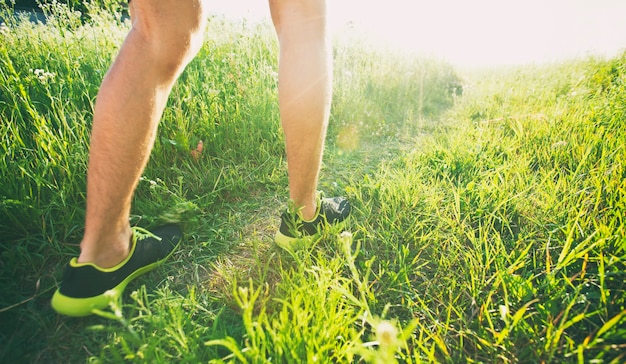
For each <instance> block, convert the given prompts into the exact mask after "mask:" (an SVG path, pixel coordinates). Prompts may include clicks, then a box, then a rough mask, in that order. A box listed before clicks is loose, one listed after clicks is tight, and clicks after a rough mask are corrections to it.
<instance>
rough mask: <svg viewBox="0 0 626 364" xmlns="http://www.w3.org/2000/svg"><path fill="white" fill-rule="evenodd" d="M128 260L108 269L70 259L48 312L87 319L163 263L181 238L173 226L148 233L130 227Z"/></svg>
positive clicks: (177, 229) (179, 230)
mask: <svg viewBox="0 0 626 364" xmlns="http://www.w3.org/2000/svg"><path fill="white" fill-rule="evenodd" d="M132 229H133V236H132V238H131V248H130V253H129V254H128V257H126V259H124V260H123V261H122V262H121V263H119V264H118V265H116V266H115V267H112V268H107V269H104V268H100V267H98V266H96V265H95V264H92V263H78V261H77V259H76V258H73V259H72V260H71V261H70V263H69V264H68V266H67V268H66V269H65V272H64V275H63V281H62V282H61V286H60V287H59V289H57V291H56V292H55V293H54V295H53V296H52V308H53V309H54V310H55V311H56V312H58V313H60V314H63V315H67V316H76V317H79V316H87V315H90V314H92V313H93V310H102V309H104V308H106V307H108V306H109V304H110V303H111V302H113V301H114V300H117V299H119V297H120V296H121V295H122V293H123V292H124V289H125V288H126V286H127V285H128V283H129V282H130V281H132V280H133V279H135V278H137V277H139V276H140V275H142V274H144V273H147V272H149V271H151V270H152V269H154V268H155V267H157V266H158V265H159V264H161V263H163V262H164V261H165V260H167V258H168V257H169V256H170V255H171V254H172V253H173V252H174V250H175V248H176V247H177V246H178V244H179V243H180V240H181V238H182V231H181V229H180V228H179V227H178V226H177V225H174V224H168V225H163V226H160V227H158V228H156V229H154V230H153V231H152V232H150V231H147V230H144V229H142V228H138V227H133V228H132Z"/></svg>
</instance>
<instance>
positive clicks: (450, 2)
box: [211, 0, 626, 66]
mask: <svg viewBox="0 0 626 364" xmlns="http://www.w3.org/2000/svg"><path fill="white" fill-rule="evenodd" d="M327 1H328V11H329V21H330V26H331V30H332V31H333V32H334V33H336V34H340V33H341V32H344V31H346V29H348V28H349V27H350V28H351V29H356V30H358V31H359V32H362V33H363V35H364V36H365V37H367V38H368V39H370V40H371V42H372V43H374V44H384V45H387V46H392V47H397V48H400V49H403V50H406V51H410V52H414V53H417V54H424V55H428V56H433V57H437V58H441V59H444V60H447V61H449V62H451V63H454V64H458V65H467V66H490V65H512V64H525V63H543V62H552V61H558V60H561V59H567V58H573V57H580V56H587V55H591V54H595V55H601V56H613V55H616V54H618V53H619V52H620V51H621V50H626V0H515V1H511V0H430V1H427V0H384V1H383V0H327ZM383 4H384V5H383ZM211 6H213V9H212V11H213V12H214V13H215V14H220V15H224V16H226V17H229V18H242V17H246V18H248V19H251V20H265V19H269V10H268V3H267V0H213V1H212V2H211Z"/></svg>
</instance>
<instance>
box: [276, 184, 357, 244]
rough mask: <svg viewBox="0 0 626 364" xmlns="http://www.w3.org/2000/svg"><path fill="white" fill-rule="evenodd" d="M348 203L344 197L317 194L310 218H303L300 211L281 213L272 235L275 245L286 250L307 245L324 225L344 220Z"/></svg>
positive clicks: (349, 208)
mask: <svg viewBox="0 0 626 364" xmlns="http://www.w3.org/2000/svg"><path fill="white" fill-rule="evenodd" d="M350 210H351V207H350V203H349V202H348V200H347V199H345V198H344V197H329V198H324V197H323V195H322V194H321V193H319V194H318V196H317V212H316V213H315V217H313V219H311V220H304V219H303V218H302V214H301V213H300V211H286V212H284V213H283V214H282V215H281V218H280V227H279V229H278V231H277V232H276V235H275V236H274V242H276V245H278V246H280V247H281V248H284V249H287V250H295V249H298V248H299V247H300V246H302V245H305V246H306V245H309V243H310V240H312V239H313V238H314V236H315V235H317V234H318V233H319V232H320V231H321V230H323V229H324V227H326V226H328V225H332V224H337V223H340V222H342V221H344V220H345V219H346V218H347V217H348V215H350Z"/></svg>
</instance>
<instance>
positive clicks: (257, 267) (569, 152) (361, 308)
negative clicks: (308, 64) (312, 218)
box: [0, 5, 626, 363]
mask: <svg viewBox="0 0 626 364" xmlns="http://www.w3.org/2000/svg"><path fill="white" fill-rule="evenodd" d="M0 6H3V5H0ZM47 11H48V16H50V17H51V19H53V20H54V19H56V20H55V21H51V22H49V23H48V24H45V25H43V24H33V23H30V22H29V21H26V20H25V19H21V18H17V19H16V18H14V17H12V16H10V12H11V9H10V8H9V7H7V6H6V5H4V7H3V9H2V15H0V18H2V19H4V23H5V24H4V25H3V26H2V28H1V29H0V64H1V66H0V137H1V140H2V142H1V143H0V154H1V155H2V159H0V170H1V171H2V173H0V186H1V187H0V236H1V238H0V283H1V286H2V287H3V295H2V297H0V322H1V324H0V361H1V362H35V363H38V362H46V363H47V362H94V363H101V362H102V363H104V362H193V363H195V362H252V363H256V362H303V361H306V362H368V363H391V362H394V361H396V362H402V363H418V362H444V363H446V362H449V363H456V362H487V363H491V362H499V363H509V362H528V363H536V362H545V363H562V362H571V363H588V362H595V363H620V362H623V361H624V360H625V354H624V353H625V352H626V329H624V327H625V326H626V325H625V323H626V307H625V306H626V293H625V289H626V284H625V283H624V282H625V280H626V279H625V278H626V277H625V275H626V273H625V271H626V266H625V265H626V263H625V262H626V261H625V259H626V251H625V249H626V232H625V230H624V229H625V228H624V218H625V211H626V205H625V201H626V198H625V197H626V196H625V195H626V166H625V163H626V162H625V161H626V151H625V147H624V146H625V145H626V126H625V123H624V121H625V119H626V106H625V105H626V54H625V55H622V56H620V57H616V58H615V59H611V60H594V59H587V60H578V61H572V62H567V63H562V64H558V65H550V66H532V67H531V66H527V67H517V68H512V69H501V70H495V71H493V70H492V71H489V72H486V73H475V74H467V75H466V76H464V78H463V79H461V78H460V77H459V76H458V75H457V73H456V72H455V70H454V69H453V68H452V67H451V66H449V65H447V64H445V63H443V62H439V61H434V60H428V59H422V58H418V57H413V56H408V55H404V54H399V53H393V52H389V51H386V50H379V49H372V48H369V47H368V46H367V43H366V42H365V41H363V40H360V39H359V38H358V35H350V34H348V35H343V36H342V37H340V38H338V39H336V41H335V49H334V58H335V98H334V101H333V112H332V117H331V126H330V129H329V135H328V145H327V149H326V154H325V158H324V160H325V165H324V168H323V170H322V181H321V186H320V188H321V189H322V190H325V191H326V192H327V193H329V194H344V195H347V196H348V197H349V199H350V200H351V202H352V203H353V205H354V213H353V216H352V217H351V219H350V221H349V222H348V224H347V225H346V227H345V229H346V230H348V231H349V233H344V234H342V229H339V228H334V229H329V231H327V232H325V234H324V235H323V237H322V238H321V239H319V240H317V241H315V242H314V244H313V246H311V247H310V248H308V249H305V250H303V251H300V252H298V253H296V254H293V255H290V254H287V253H285V252H283V251H281V250H280V249H278V248H276V247H275V246H274V245H273V243H272V235H273V232H274V231H275V229H276V227H277V224H278V213H279V212H280V211H281V210H282V209H283V208H284V207H285V206H286V204H287V201H286V196H287V191H286V186H287V179H286V173H285V161H284V151H283V137H282V132H281V129H280V124H279V120H278V110H277V107H276V73H275V70H276V57H277V45H276V42H275V39H274V36H273V34H272V30H271V28H270V27H269V26H268V25H267V24H250V23H245V22H244V23H235V22H228V21H224V20H221V19H218V18H214V19H212V20H211V22H210V26H209V32H208V35H207V40H206V44H205V46H204V48H203V50H202V51H201V54H200V55H199V56H198V57H197V58H196V59H195V60H194V61H193V62H192V63H191V64H190V66H189V67H188V69H187V70H186V71H185V73H184V74H183V76H182V77H181V80H180V81H179V82H178V83H177V85H176V87H175V89H174V91H173V94H172V97H171V98H170V102H169V107H168V109H167V111H166V113H165V115H164V117H163V122H162V124H161V128H160V130H159V135H158V138H157V144H156V146H155V149H154V153H153V155H152V159H151V161H150V163H149V167H148V169H147V170H146V172H145V174H144V177H143V178H142V181H141V182H140V184H139V189H138V191H137V194H136V199H135V204H134V209H133V215H132V217H131V219H132V222H133V224H136V225H141V226H147V227H149V226H152V225H154V224H157V223H159V222H160V221H163V220H168V221H171V220H177V221H181V222H182V223H183V224H184V225H185V229H186V232H187V235H186V238H185V242H184V243H183V245H182V247H181V248H180V249H179V250H178V251H177V252H176V253H175V255H174V257H173V259H171V260H170V261H169V262H168V263H167V264H166V265H165V266H164V267H163V268H160V269H158V270H156V271H155V272H153V273H150V274H149V275H148V276H147V277H145V278H142V279H140V280H139V281H137V282H134V283H132V284H131V285H130V286H129V287H128V289H127V292H126V294H125V295H124V297H123V304H122V305H121V306H114V307H111V309H110V310H106V311H104V312H102V313H101V315H100V316H94V317H89V318H83V319H70V318H65V317H60V316H58V315H56V314H54V313H53V311H52V310H51V308H50V307H49V300H50V297H51V295H52V292H53V290H54V289H55V288H56V286H57V284H58V281H59V279H60V276H61V274H62V271H63V267H64V265H65V264H66V262H67V261H68V259H69V258H70V257H71V256H75V255H76V253H77V251H78V247H77V244H78V242H79V241H80V237H81V233H82V224H83V217H84V190H85V169H86V160H87V149H88V136H89V130H90V122H91V114H92V106H91V105H92V103H93V100H94V98H95V95H96V92H97V89H98V86H99V83H100V80H101V78H102V76H103V75H104V72H106V70H107V68H108V65H109V63H110V61H111V59H112V58H113V57H114V55H115V53H116V50H117V47H118V45H119V42H120V41H121V40H122V39H123V36H124V33H125V29H127V27H128V24H127V23H125V22H123V21H119V20H116V19H119V18H118V17H116V16H115V14H114V15H110V14H111V13H104V12H99V11H98V10H97V9H92V10H91V13H90V14H88V16H85V15H84V14H75V13H72V12H70V11H68V10H67V9H66V8H65V7H63V6H61V5H58V6H56V7H54V8H52V7H51V8H48V9H47ZM461 87H462V88H463V91H464V92H463V95H462V96H461V95H460V93H459V91H460V89H461ZM200 141H202V142H203V145H204V150H203V152H202V153H200V154H197V153H196V154H195V156H194V155H193V154H192V153H191V151H192V150H194V149H196V147H197V145H198V143H199V142H200Z"/></svg>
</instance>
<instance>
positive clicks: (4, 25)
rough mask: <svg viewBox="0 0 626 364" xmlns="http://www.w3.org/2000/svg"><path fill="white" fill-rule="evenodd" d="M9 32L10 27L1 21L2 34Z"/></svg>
mask: <svg viewBox="0 0 626 364" xmlns="http://www.w3.org/2000/svg"><path fill="white" fill-rule="evenodd" d="M9 32H10V29H9V27H8V26H7V25H6V24H5V23H4V22H2V23H0V34H5V35H6V34H9Z"/></svg>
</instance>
